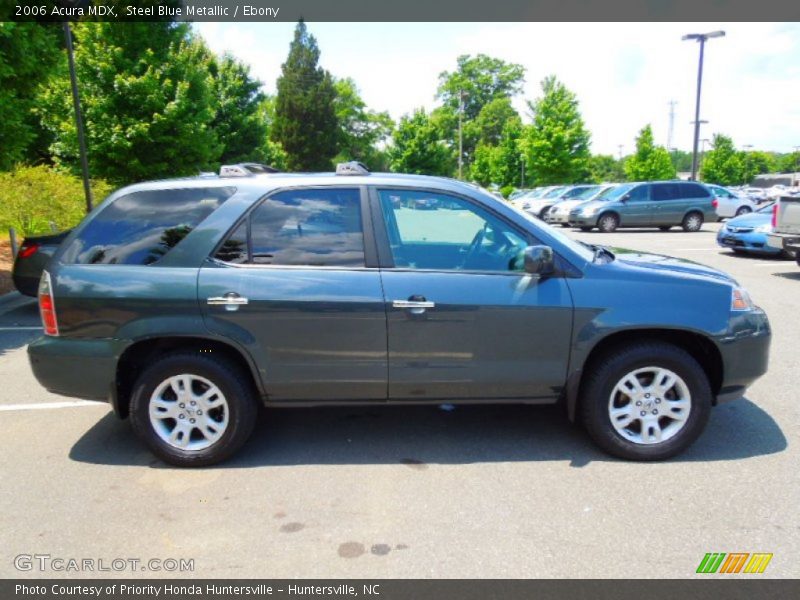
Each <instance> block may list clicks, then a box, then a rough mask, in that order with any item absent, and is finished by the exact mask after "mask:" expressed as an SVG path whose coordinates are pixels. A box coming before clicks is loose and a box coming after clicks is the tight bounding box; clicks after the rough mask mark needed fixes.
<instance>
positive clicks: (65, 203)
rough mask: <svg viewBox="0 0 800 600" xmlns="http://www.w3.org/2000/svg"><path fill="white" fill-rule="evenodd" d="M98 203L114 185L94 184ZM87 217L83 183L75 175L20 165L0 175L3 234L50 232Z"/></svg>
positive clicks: (42, 167)
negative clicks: (10, 232) (53, 225)
mask: <svg viewBox="0 0 800 600" xmlns="http://www.w3.org/2000/svg"><path fill="white" fill-rule="evenodd" d="M91 185H92V193H93V195H94V199H95V204H99V203H100V201H101V200H102V199H103V198H105V197H106V196H107V195H108V194H109V192H110V191H111V186H110V185H109V184H108V183H106V182H105V181H102V180H94V181H92V183H91ZM85 214H86V199H85V197H84V194H83V182H82V181H81V179H80V178H78V177H75V176H74V175H69V174H67V173H63V172H61V171H57V170H55V169H53V168H51V167H47V166H37V167H28V166H18V167H16V168H14V170H13V171H8V172H2V173H0V232H1V233H2V234H3V235H4V234H5V233H6V232H7V231H8V228H9V227H14V228H15V229H16V230H17V233H18V234H19V235H21V236H29V235H37V234H45V233H50V231H51V227H50V224H51V223H53V224H55V226H56V228H57V230H58V231H62V230H64V229H69V228H70V227H74V226H75V225H77V224H78V223H79V222H80V220H81V219H83V217H84V215H85Z"/></svg>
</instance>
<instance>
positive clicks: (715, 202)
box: [711, 198, 719, 208]
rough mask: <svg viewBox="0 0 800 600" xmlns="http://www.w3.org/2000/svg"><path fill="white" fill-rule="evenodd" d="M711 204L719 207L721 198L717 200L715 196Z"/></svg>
mask: <svg viewBox="0 0 800 600" xmlns="http://www.w3.org/2000/svg"><path fill="white" fill-rule="evenodd" d="M711 206H713V207H714V208H717V207H718V206H719V200H717V199H716V198H714V199H713V200H712V201H711Z"/></svg>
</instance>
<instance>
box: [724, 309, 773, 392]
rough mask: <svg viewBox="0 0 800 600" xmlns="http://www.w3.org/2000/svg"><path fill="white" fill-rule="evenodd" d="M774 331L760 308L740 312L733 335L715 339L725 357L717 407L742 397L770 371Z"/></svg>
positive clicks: (733, 324) (731, 332) (733, 325)
mask: <svg viewBox="0 0 800 600" xmlns="http://www.w3.org/2000/svg"><path fill="white" fill-rule="evenodd" d="M771 340H772V329H771V328H770V325H769V320H768V319H767V315H766V313H765V312H764V311H763V310H761V309H760V308H756V309H754V310H751V311H745V312H741V313H737V314H735V315H734V316H733V317H732V320H731V327H730V330H729V332H728V333H727V334H726V335H724V336H720V337H718V338H716V339H715V342H716V345H717V348H718V349H719V351H720V355H721V356H722V365H723V372H722V385H721V386H720V390H719V392H718V393H717V396H716V404H721V403H723V402H729V401H731V400H736V399H737V398H741V397H742V396H743V395H744V393H745V391H746V389H747V388H748V387H749V386H750V385H752V384H753V382H755V381H756V379H758V378H759V377H761V376H762V375H764V374H765V373H766V372H767V367H768V365H769V347H770V342H771Z"/></svg>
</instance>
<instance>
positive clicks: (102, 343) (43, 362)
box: [28, 336, 125, 403]
mask: <svg viewBox="0 0 800 600" xmlns="http://www.w3.org/2000/svg"><path fill="white" fill-rule="evenodd" d="M124 347H125V343H124V342H121V341H118V340H86V339H68V338H61V337H50V336H44V337H42V338H39V339H38V340H36V341H35V342H33V343H32V344H30V345H29V346H28V359H29V361H30V364H31V369H32V370H33V374H34V376H35V377H36V379H37V381H38V382H39V383H40V384H41V385H42V386H43V387H44V388H46V389H47V390H48V391H49V392H53V393H54V394H60V395H62V396H70V397H73V398H84V399H86V400H105V401H108V402H112V403H113V401H114V396H115V390H116V383H115V382H116V377H117V361H118V359H119V356H120V354H121V353H122V350H123V349H124Z"/></svg>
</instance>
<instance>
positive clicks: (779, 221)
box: [767, 196, 800, 266]
mask: <svg viewBox="0 0 800 600" xmlns="http://www.w3.org/2000/svg"><path fill="white" fill-rule="evenodd" d="M767 244H768V245H769V246H770V247H772V248H780V249H781V250H785V251H787V252H790V253H792V254H794V255H795V258H796V259H797V264H798V266H800V196H781V197H780V198H778V200H777V202H775V204H774V205H773V207H772V233H770V234H769V235H768V236H767Z"/></svg>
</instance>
